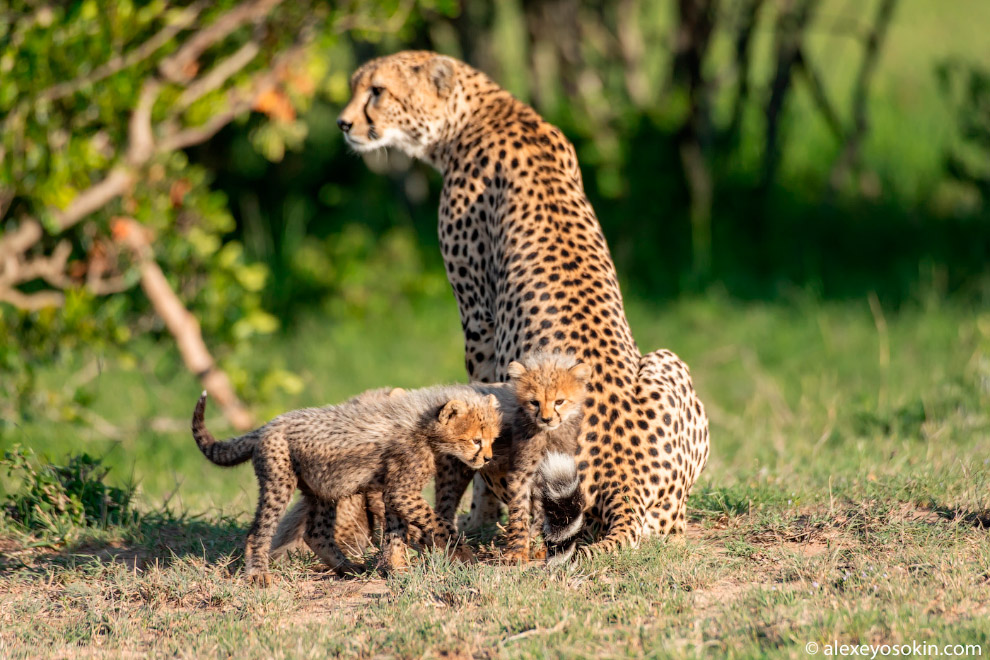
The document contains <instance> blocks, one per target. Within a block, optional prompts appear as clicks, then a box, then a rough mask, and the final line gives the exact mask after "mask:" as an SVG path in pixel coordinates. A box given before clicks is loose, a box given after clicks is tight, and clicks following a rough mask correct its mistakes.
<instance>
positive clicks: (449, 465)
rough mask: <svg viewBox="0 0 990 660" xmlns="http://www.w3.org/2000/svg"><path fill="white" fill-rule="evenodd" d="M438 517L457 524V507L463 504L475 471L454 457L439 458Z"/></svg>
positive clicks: (437, 481) (437, 483) (437, 484)
mask: <svg viewBox="0 0 990 660" xmlns="http://www.w3.org/2000/svg"><path fill="white" fill-rule="evenodd" d="M436 461H437V478H436V491H435V492H436V501H437V508H436V511H437V515H438V516H440V517H441V518H443V519H444V520H446V521H447V522H449V523H451V524H455V523H456V522H457V505H458V504H460V503H461V498H462V497H463V496H464V491H465V490H467V485H468V484H469V483H471V476H472V475H473V474H474V470H472V469H471V468H469V467H468V466H467V465H465V464H464V463H463V462H462V461H460V460H458V459H457V458H454V457H453V456H437V459H436Z"/></svg>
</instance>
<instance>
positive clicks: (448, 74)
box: [430, 55, 454, 98]
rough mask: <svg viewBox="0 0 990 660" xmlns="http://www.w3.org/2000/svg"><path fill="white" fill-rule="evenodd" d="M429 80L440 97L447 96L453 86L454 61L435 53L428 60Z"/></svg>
mask: <svg viewBox="0 0 990 660" xmlns="http://www.w3.org/2000/svg"><path fill="white" fill-rule="evenodd" d="M430 80H431V81H432V82H433V84H434V86H436V88H437V94H439V95H440V97H441V98H443V97H445V96H447V94H448V92H450V90H451V89H452V88H453V86H454V63H453V61H452V60H451V59H450V58H449V57H444V56H443V55H437V56H436V57H434V58H433V59H432V60H430Z"/></svg>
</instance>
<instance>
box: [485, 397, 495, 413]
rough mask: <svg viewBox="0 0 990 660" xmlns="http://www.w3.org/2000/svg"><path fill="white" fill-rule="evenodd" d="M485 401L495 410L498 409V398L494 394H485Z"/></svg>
mask: <svg viewBox="0 0 990 660" xmlns="http://www.w3.org/2000/svg"><path fill="white" fill-rule="evenodd" d="M485 403H487V404H488V405H489V406H491V407H492V408H494V409H495V410H498V399H497V398H496V397H495V395H494V394H489V395H488V396H486V397H485Z"/></svg>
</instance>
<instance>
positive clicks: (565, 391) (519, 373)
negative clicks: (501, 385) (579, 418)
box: [508, 353, 591, 431]
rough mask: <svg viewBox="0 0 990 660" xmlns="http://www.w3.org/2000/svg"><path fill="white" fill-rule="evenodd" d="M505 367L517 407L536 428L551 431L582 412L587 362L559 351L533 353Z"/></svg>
mask: <svg viewBox="0 0 990 660" xmlns="http://www.w3.org/2000/svg"><path fill="white" fill-rule="evenodd" d="M508 370H509V378H511V379H512V388H513V390H514V392H515V395H516V399H517V400H518V402H519V408H520V410H522V411H524V412H525V413H526V414H527V415H529V416H530V418H531V419H532V420H533V422H534V423H535V424H536V426H537V427H538V428H540V429H543V430H548V431H552V430H553V429H555V428H557V427H558V426H560V425H561V424H563V423H564V422H565V421H566V420H568V419H570V418H571V417H573V416H574V415H577V414H580V413H581V404H582V403H583V401H584V392H585V383H587V382H588V378H589V377H590V376H591V367H589V366H588V365H586V364H583V363H581V362H578V361H577V360H576V359H574V358H573V357H571V356H569V355H564V354H561V353H549V354H547V353H533V354H530V355H528V356H526V357H525V358H524V359H523V361H522V362H510V363H509V369H508Z"/></svg>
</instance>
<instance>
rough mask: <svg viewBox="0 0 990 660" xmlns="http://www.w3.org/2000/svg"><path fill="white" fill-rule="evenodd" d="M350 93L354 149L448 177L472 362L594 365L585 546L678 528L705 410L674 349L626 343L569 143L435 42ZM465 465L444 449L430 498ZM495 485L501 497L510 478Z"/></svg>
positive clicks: (452, 242)
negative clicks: (399, 157) (446, 456)
mask: <svg viewBox="0 0 990 660" xmlns="http://www.w3.org/2000/svg"><path fill="white" fill-rule="evenodd" d="M351 91H352V98H351V100H350V102H349V103H348V104H347V106H346V107H345V108H344V110H343V111H342V112H341V114H340V117H339V118H338V120H337V124H338V126H339V127H340V129H341V130H342V131H343V132H344V136H345V138H346V141H347V143H348V144H349V145H350V146H351V147H352V148H354V149H355V150H356V151H358V152H367V151H372V150H375V149H379V148H382V147H395V148H398V149H400V150H402V151H404V152H405V153H406V154H408V155H409V156H411V157H414V158H418V159H420V160H423V161H425V162H426V163H429V164H430V165H432V166H433V167H435V168H436V169H438V170H439V171H440V172H441V173H442V174H443V192H442V197H441V200H440V213H439V227H438V229H439V235H440V247H441V250H442V253H443V257H444V262H445V264H446V269H447V275H448V278H449V279H450V283H451V286H452V287H453V290H454V295H455V297H456V299H457V304H458V308H459V310H460V318H461V324H462V326H463V330H464V338H465V353H466V355H465V364H466V366H467V371H468V375H469V376H470V377H471V378H472V379H475V380H482V381H502V380H506V378H507V376H508V372H507V368H508V365H509V363H510V362H511V361H513V360H518V359H520V358H521V357H522V356H523V355H525V354H526V353H529V352H530V351H533V350H545V351H554V350H559V351H563V352H567V353H571V354H574V355H575V356H577V357H579V358H580V359H581V360H582V361H583V362H585V363H586V364H588V365H589V366H591V368H592V374H591V377H590V378H589V381H588V386H587V390H588V391H587V398H586V399H585V401H584V407H585V415H584V420H583V422H582V427H581V435H580V448H579V452H578V455H577V458H576V460H577V461H578V469H579V471H580V474H581V477H582V479H581V481H582V489H583V491H584V495H585V501H586V502H587V503H588V505H589V506H590V511H589V512H588V513H589V514H590V515H591V516H593V517H595V518H598V519H600V520H601V521H602V522H604V524H605V528H606V530H607V531H606V533H605V535H604V538H602V539H600V540H598V541H597V542H596V543H595V544H594V545H592V546H590V550H589V551H593V550H599V551H609V550H613V549H614V548H616V547H618V546H619V545H622V544H637V543H638V542H639V540H640V539H641V538H643V537H644V536H649V535H652V534H658V533H659V534H666V533H669V532H672V531H682V530H683V529H684V525H685V520H684V509H685V501H686V500H687V497H688V493H689V492H690V490H691V486H692V485H693V484H694V482H695V480H696V479H697V477H698V474H699V473H700V472H701V470H702V469H703V468H704V466H705V463H706V461H707V458H708V445H709V441H708V421H707V418H706V416H705V412H704V408H703V407H702V405H701V402H700V401H699V400H698V398H697V396H696V395H695V392H694V388H693V386H692V383H691V377H690V375H689V372H688V368H687V366H686V365H685V364H684V363H683V362H682V361H681V360H679V359H678V358H677V356H676V355H674V354H673V353H671V352H670V351H665V350H662V351H655V352H653V353H649V354H647V355H644V356H641V355H640V353H639V349H638V348H637V346H636V343H635V342H634V341H633V338H632V333H631V332H630V330H629V325H628V322H627V321H626V317H625V312H624V310H623V305H622V295H621V293H620V291H619V284H618V280H617V278H616V274H615V266H614V265H613V263H612V258H611V255H610V254H609V250H608V245H607V244H606V243H605V237H604V235H603V234H602V230H601V227H600V225H599V224H598V220H597V218H596V217H595V213H594V210H593V209H592V207H591V204H590V203H589V202H588V199H587V197H586V196H585V193H584V185H583V182H582V180H581V173H580V170H579V169H578V162H577V156H576V153H575V151H574V147H573V146H572V145H571V144H570V142H568V141H567V139H566V138H565V137H564V135H563V134H562V133H561V132H560V130H558V129H557V128H556V127H554V126H552V125H551V124H549V123H547V122H546V121H544V120H543V118H542V117H540V115H539V114H537V112H536V111H535V110H533V109H532V108H530V107H529V106H527V105H526V104H524V103H522V102H520V101H518V100H517V99H515V98H514V97H513V96H512V95H511V94H509V92H507V91H506V90H504V89H502V88H501V87H499V86H498V85H497V84H496V83H495V82H493V81H492V80H491V79H490V78H488V77H487V76H486V75H485V74H483V73H481V72H480V71H477V70H475V69H473V68H471V67H470V66H468V65H466V64H464V63H462V62H459V61H457V60H455V59H452V58H450V57H445V56H441V55H437V54H436V53H431V52H424V51H406V52H401V53H397V54H395V55H391V56H387V57H383V58H379V59H375V60H372V61H370V62H368V63H367V64H365V65H363V66H361V67H360V68H359V69H358V70H357V71H356V72H355V73H354V75H353V76H352V78H351ZM439 467H440V466H438V469H439ZM469 478H470V473H469V472H466V471H465V470H463V469H461V468H460V467H459V466H457V465H456V464H455V463H454V462H453V461H446V462H445V465H444V466H443V472H442V474H441V473H440V472H438V477H437V479H438V508H439V507H441V506H445V502H444V499H445V498H446V499H448V500H449V498H450V497H452V496H451V495H450V492H454V496H459V495H460V493H461V492H463V489H464V488H466V484H467V481H468V480H469ZM488 485H489V487H490V488H491V489H492V490H493V492H494V493H495V495H496V496H499V497H500V499H502V500H503V501H505V498H506V494H505V492H504V490H505V488H504V487H505V484H502V483H494V482H489V484H488ZM476 504H477V501H476ZM446 506H448V508H449V502H448V503H447V504H446Z"/></svg>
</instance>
